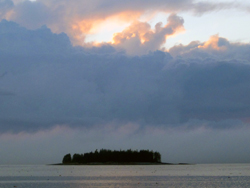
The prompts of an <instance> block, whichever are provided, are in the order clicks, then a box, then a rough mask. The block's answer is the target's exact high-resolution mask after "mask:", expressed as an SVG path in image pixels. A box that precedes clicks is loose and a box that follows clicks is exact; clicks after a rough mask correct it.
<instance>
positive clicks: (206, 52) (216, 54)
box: [169, 35, 250, 62]
mask: <svg viewBox="0 0 250 188" xmlns="http://www.w3.org/2000/svg"><path fill="white" fill-rule="evenodd" d="M249 49H250V45H249V43H231V42H229V41H228V40H227V39H226V38H223V37H219V35H214V36H211V37H210V39H209V40H208V41H206V42H199V41H193V42H191V43H190V44H188V45H186V46H185V45H182V44H180V45H177V46H174V47H172V48H171V49H169V53H170V54H171V55H172V56H174V57H177V56H181V57H183V58H202V59H204V58H213V59H217V60H239V61H245V62H249V60H250V55H249V54H248V53H247V51H249Z"/></svg>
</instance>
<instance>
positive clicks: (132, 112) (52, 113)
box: [0, 20, 250, 133]
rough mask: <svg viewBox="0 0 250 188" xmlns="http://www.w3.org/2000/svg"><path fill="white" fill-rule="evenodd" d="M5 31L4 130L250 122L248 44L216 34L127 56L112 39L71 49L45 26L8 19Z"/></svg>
mask: <svg viewBox="0 0 250 188" xmlns="http://www.w3.org/2000/svg"><path fill="white" fill-rule="evenodd" d="M0 31H1V35H0V41H1V43H0V57H1V60H0V66H1V69H0V75H1V77H0V112H1V113H0V132H9V131H12V132H16V133H17V132H22V131H27V132H29V131H38V130H40V129H48V128H52V127H54V126H55V125H67V126H70V127H72V128H74V127H75V128H76V127H91V126H105V125H107V124H109V123H110V122H116V123H117V124H118V125H119V124H126V123H131V122H133V123H135V124H139V125H140V126H141V128H143V127H147V126H156V127H166V128H167V127H169V128H173V127H190V128H192V127H194V126H197V127H199V126H204V125H205V126H206V127H208V128H217V129H225V128H230V127H237V126H245V125H246V122H248V121H249V113H250V101H249V100H248V96H249V95H250V74H249V73H250V64H249V61H250V58H249V53H248V52H249V46H250V45H249V44H245V45H241V44H234V43H230V42H228V41H227V40H226V39H223V38H220V37H216V36H214V38H212V39H213V40H212V39H211V41H212V42H206V43H198V42H193V43H192V44H190V45H188V46H176V47H174V48H172V49H170V53H167V52H163V51H154V52H151V53H149V54H147V55H144V56H132V57H128V56H126V55H125V54H124V53H123V52H120V51H117V50H116V49H115V48H114V47H111V46H109V45H104V46H102V47H100V48H98V47H94V48H92V49H84V48H83V47H72V46H71V44H70V41H69V38H68V37H67V35H66V34H63V33H62V34H53V33H52V32H51V31H50V30H49V29H48V28H46V27H42V28H40V29H37V30H27V29H25V28H23V27H20V26H19V25H17V24H16V23H14V22H8V21H5V20H3V21H2V22H1V23H0ZM238 52H239V53H238ZM170 54H172V55H170ZM232 54H235V55H232ZM239 54H240V55H239Z"/></svg>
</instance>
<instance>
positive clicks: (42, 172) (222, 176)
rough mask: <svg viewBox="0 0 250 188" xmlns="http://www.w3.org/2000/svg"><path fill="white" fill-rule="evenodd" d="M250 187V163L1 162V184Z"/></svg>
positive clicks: (0, 186)
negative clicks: (20, 163) (82, 163)
mask: <svg viewBox="0 0 250 188" xmlns="http://www.w3.org/2000/svg"><path fill="white" fill-rule="evenodd" d="M5 187H20V188H24V187H25V188H31V187H32V188H34V187H36V188H43V187H44V188H45V187H52V188H53V187H60V188H82V187H84V188H85V187H122V188H123V187H124V188H125V187H127V188H130V187H131V188H132V187H178V188H179V187H197V188H198V187H199V188H201V187H206V188H209V187H211V188H212V187H213V188H214V187H244V188H245V187H250V164H212V165H211V164H210V165H209V164H203V165H173V166H172V165H170V166H168V165H160V166H47V165H22V166H7V165H2V166H0V188H5Z"/></svg>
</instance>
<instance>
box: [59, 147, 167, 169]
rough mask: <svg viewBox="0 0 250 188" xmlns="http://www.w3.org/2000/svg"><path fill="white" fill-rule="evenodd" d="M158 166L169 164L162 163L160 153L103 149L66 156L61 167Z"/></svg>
mask: <svg viewBox="0 0 250 188" xmlns="http://www.w3.org/2000/svg"><path fill="white" fill-rule="evenodd" d="M140 164H143V165H156V164H167V163H162V162H161V154H160V153H159V152H154V151H149V150H140V151H138V150H131V149H129V150H126V151H125V150H120V151H116V150H114V151H111V150H107V149H101V150H100V151H98V150H95V152H90V153H84V154H77V153H75V154H74V155H73V157H71V154H70V153H69V154H66V155H65V156H64V157H63V160H62V163H61V165H140Z"/></svg>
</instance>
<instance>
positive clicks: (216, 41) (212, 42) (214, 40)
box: [198, 35, 227, 50]
mask: <svg viewBox="0 0 250 188" xmlns="http://www.w3.org/2000/svg"><path fill="white" fill-rule="evenodd" d="M220 40H223V39H222V38H220V37H219V36H218V35H213V36H211V37H210V38H209V40H208V41H206V42H205V43H204V44H202V45H199V46H198V48H201V49H210V50H226V49H227V47H226V46H225V45H220Z"/></svg>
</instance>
